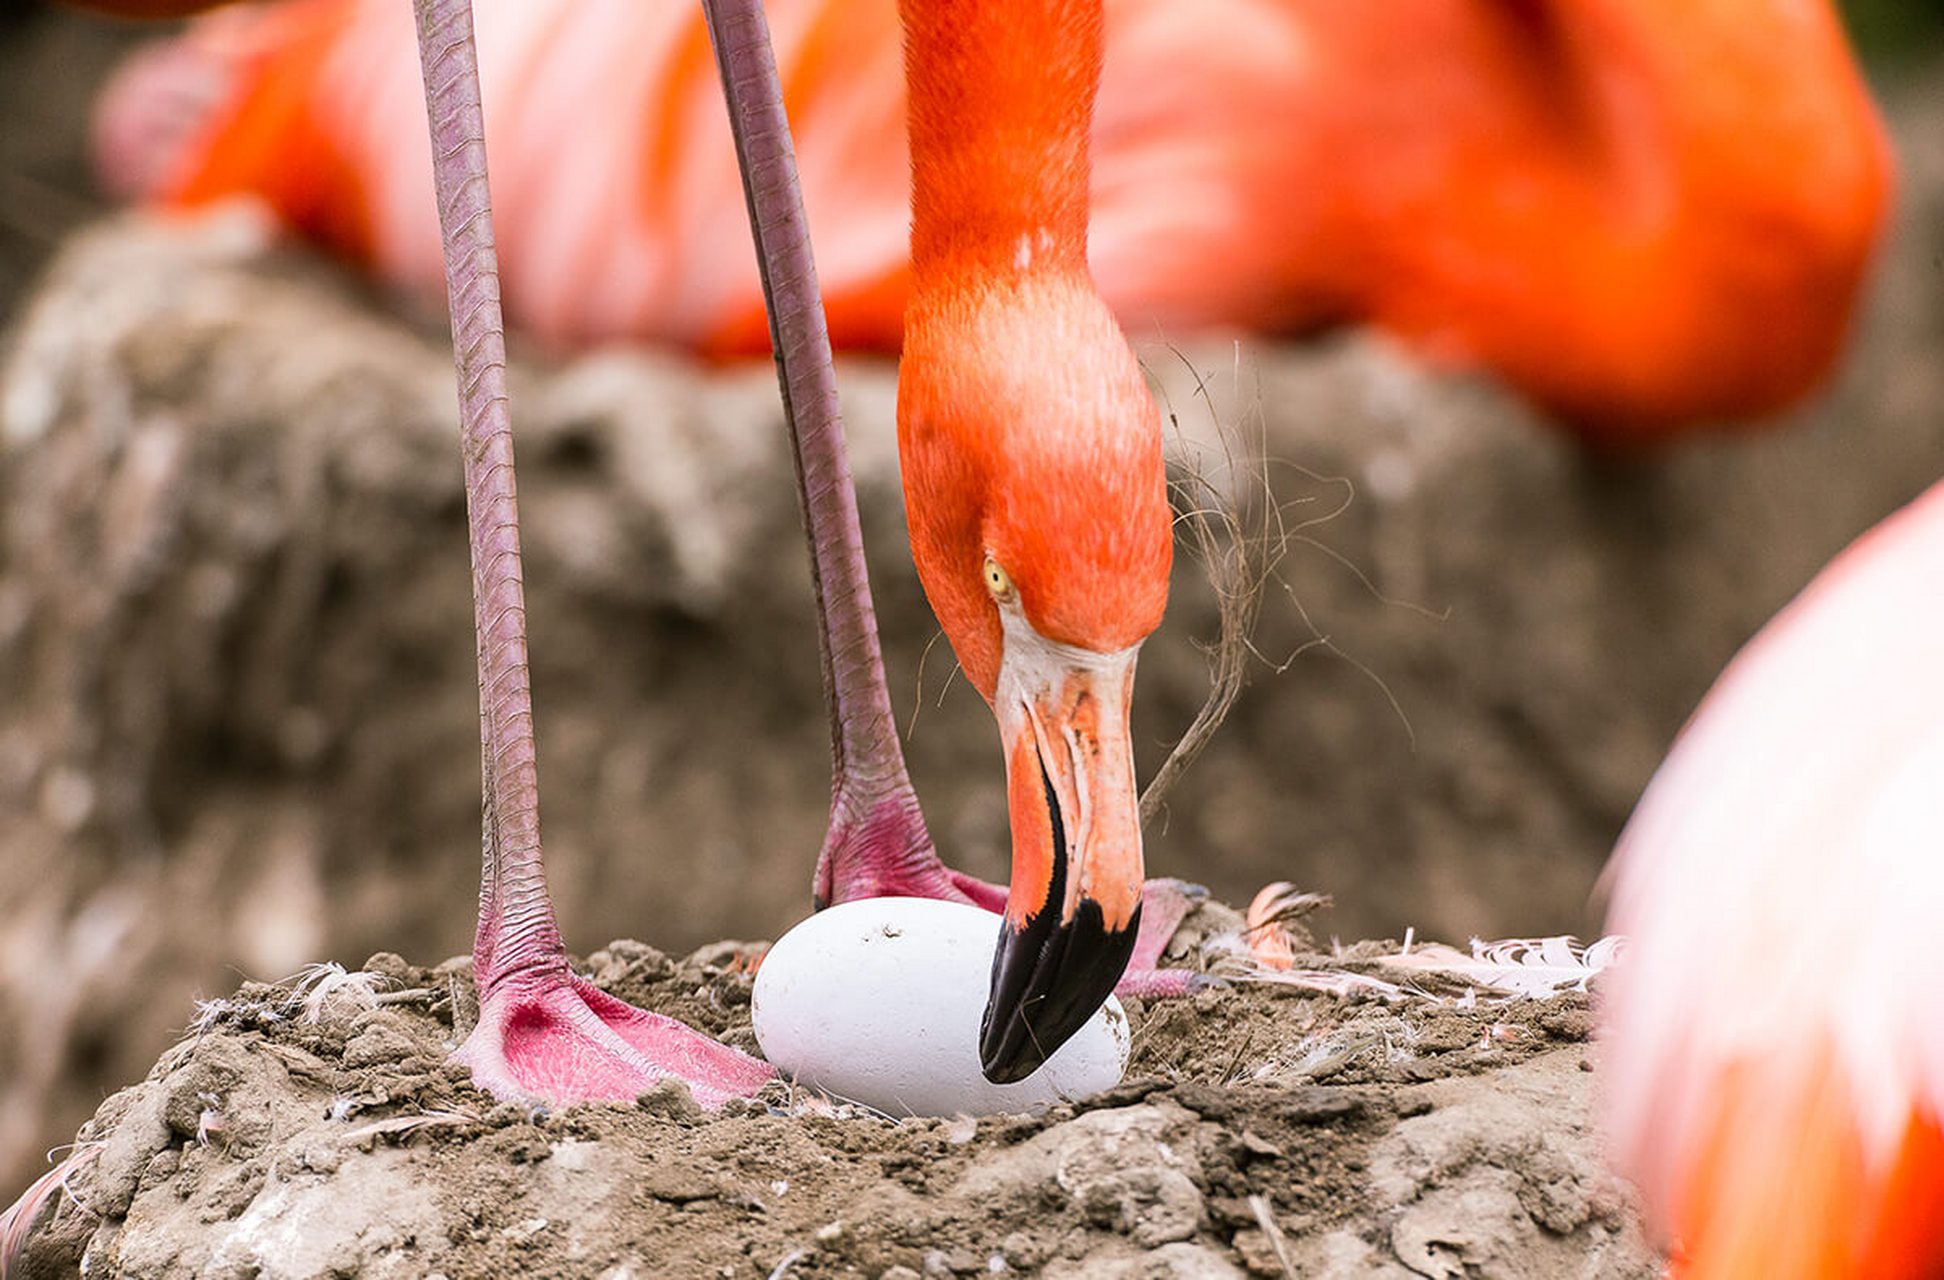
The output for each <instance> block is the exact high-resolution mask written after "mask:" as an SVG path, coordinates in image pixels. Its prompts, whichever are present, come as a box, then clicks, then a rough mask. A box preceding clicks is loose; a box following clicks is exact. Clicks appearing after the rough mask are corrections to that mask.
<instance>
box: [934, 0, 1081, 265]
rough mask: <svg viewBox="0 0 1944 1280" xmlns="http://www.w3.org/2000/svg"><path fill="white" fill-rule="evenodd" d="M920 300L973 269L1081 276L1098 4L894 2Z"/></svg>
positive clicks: (1052, 0)
mask: <svg viewBox="0 0 1944 1280" xmlns="http://www.w3.org/2000/svg"><path fill="white" fill-rule="evenodd" d="M898 10H899V14H900V16H902V18H903V19H904V29H905V79H906V84H907V86H908V94H909V97H908V105H907V111H908V117H907V118H908V121H909V124H910V133H911V170H912V231H911V259H912V270H913V274H914V276H915V282H916V284H917V286H918V287H919V289H921V290H922V289H924V288H925V287H926V286H927V285H928V284H938V283H946V282H951V281H959V280H963V279H964V276H965V274H966V273H967V272H976V271H979V270H981V269H986V270H992V269H998V270H1020V269H1024V268H1025V267H1027V266H1028V265H1038V266H1043V267H1057V268H1064V269H1066V270H1069V271H1074V272H1084V271H1085V270H1086V261H1087V211H1088V205H1087V200H1088V182H1089V168H1088V160H1087V142H1088V134H1089V132H1090V131H1091V129H1092V127H1093V104H1094V96H1095V94H1096V93H1097V92H1098V90H1099V88H1100V58H1101V48H1102V43H1103V40H1104V36H1103V34H1102V24H1101V7H1100V5H1099V3H1091V4H1089V3H1075V2H1074V0H1017V2H1014V3H1005V4H995V3H990V2H989V0H900V3H899V5H898Z"/></svg>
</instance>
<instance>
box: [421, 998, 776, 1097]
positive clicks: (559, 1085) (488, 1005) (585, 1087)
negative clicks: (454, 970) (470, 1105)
mask: <svg viewBox="0 0 1944 1280" xmlns="http://www.w3.org/2000/svg"><path fill="white" fill-rule="evenodd" d="M453 1060H454V1061H456V1062H461V1063H464V1064H465V1065H466V1066H468V1067H470V1068H471V1069H472V1077H473V1083H474V1084H476V1085H478V1086H479V1087H480V1088H482V1089H484V1090H486V1091H487V1092H488V1093H490V1094H492V1095H493V1096H494V1097H496V1098H500V1099H504V1100H512V1099H531V1100H538V1101H543V1102H548V1103H554V1104H567V1103H574V1102H632V1101H634V1100H635V1099H636V1098H638V1097H640V1096H641V1095H642V1094H644V1093H646V1092H648V1091H649V1090H650V1089H653V1088H654V1087H655V1086H656V1085H658V1084H660V1083H661V1082H663V1081H664V1080H668V1079H677V1080H681V1081H683V1082H684V1083H686V1084H687V1085H688V1087H689V1090H690V1092H691V1093H693V1094H694V1096H695V1100H696V1102H697V1103H699V1104H701V1106H703V1107H704V1108H706V1109H707V1110H710V1111H714V1110H716V1109H717V1108H719V1107H720V1106H722V1104H723V1103H725V1102H727V1101H728V1100H729V1099H731V1098H747V1097H750V1096H751V1095H753V1094H754V1093H755V1092H756V1091H757V1090H758V1089H760V1088H762V1087H763V1086H764V1085H765V1084H767V1083H769V1081H770V1080H772V1079H773V1078H775V1075H776V1070H775V1068H773V1067H771V1066H770V1065H769V1064H768V1063H767V1062H763V1061H760V1060H759V1059H756V1058H752V1057H750V1056H749V1055H748V1054H746V1053H743V1052H742V1051H740V1050H738V1049H732V1048H730V1047H729V1046H728V1045H726V1044H723V1043H722V1042H721V1041H718V1040H712V1039H710V1038H709V1037H708V1036H705V1035H703V1034H702V1033H701V1032H699V1031H696V1030H693V1029H692V1028H690V1027H688V1026H685V1025H684V1024H682V1023H680V1022H677V1021H676V1020H675V1019H673V1018H670V1017H666V1016H664V1015H662V1014H659V1013H649V1012H648V1011H646V1010H644V1009H637V1008H635V1007H634V1006H633V1005H631V1004H629V1003H627V1002H626V1001H624V1000H619V999H616V998H615V997H614V996H611V995H609V994H608V993H607V992H605V991H602V990H601V989H600V988H598V987H596V986H595V985H594V984H593V983H591V982H589V981H587V980H586V979H585V978H579V977H575V976H574V975H572V974H571V973H568V972H567V971H566V966H565V964H564V963H563V964H562V965H561V966H560V968H559V969H557V970H552V971H551V972H547V973H545V975H544V976H541V977H538V978H535V979H531V980H528V981H525V982H521V981H512V982H506V983H503V984H501V985H500V986H498V987H497V989H495V990H493V991H492V993H491V994H490V995H487V996H485V997H484V998H483V999H482V1000H481V1001H480V1006H479V1025H478V1026H476V1027H475V1028H474V1029H473V1032H472V1034H471V1035H470V1036H468V1037H466V1042H465V1043H464V1044H463V1045H461V1046H459V1051H458V1052H457V1053H455V1054H454V1055H453Z"/></svg>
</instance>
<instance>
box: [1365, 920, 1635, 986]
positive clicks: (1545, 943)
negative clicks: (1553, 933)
mask: <svg viewBox="0 0 1944 1280" xmlns="http://www.w3.org/2000/svg"><path fill="white" fill-rule="evenodd" d="M1620 949H1621V940H1620V939H1619V938H1617V937H1608V938H1601V939H1600V940H1599V941H1598V942H1595V943H1592V944H1591V945H1588V946H1584V947H1582V946H1581V945H1580V944H1579V942H1578V941H1577V940H1576V939H1573V938H1569V937H1565V936H1563V935H1562V936H1559V937H1552V938H1509V939H1506V940H1505V941H1503V942H1480V941H1479V940H1478V939H1477V938H1473V939H1472V943H1471V954H1470V955H1466V954H1465V953H1464V952H1462V951H1459V950H1458V949H1457V948H1455V947H1448V946H1446V945H1444V944H1443V943H1442V942H1433V943H1428V944H1426V945H1423V946H1420V947H1417V948H1415V949H1413V950H1410V951H1404V952H1400V953H1398V954H1397V955H1392V956H1379V957H1378V962H1379V963H1380V964H1383V965H1385V966H1387V967H1389V968H1393V969H1422V970H1426V971H1428V972H1432V973H1446V974H1451V975H1453V976H1455V977H1460V978H1463V979H1465V980H1466V981H1467V982H1475V983H1477V984H1478V985H1480V986H1482V987H1491V988H1493V989H1494V990H1497V991H1501V992H1504V993H1506V994H1508V995H1515V996H1528V997H1531V998H1533V999H1536V1000H1544V999H1547V998H1549V997H1552V996H1556V995H1559V994H1560V993H1561V992H1565V991H1584V990H1586V986H1587V983H1589V982H1591V981H1592V980H1593V978H1594V976H1595V975H1596V974H1598V973H1600V972H1601V971H1602V970H1604V969H1605V968H1606V967H1607V966H1608V965H1609V964H1611V963H1612V962H1613V958H1614V957H1615V956H1616V955H1617V954H1619V952H1620Z"/></svg>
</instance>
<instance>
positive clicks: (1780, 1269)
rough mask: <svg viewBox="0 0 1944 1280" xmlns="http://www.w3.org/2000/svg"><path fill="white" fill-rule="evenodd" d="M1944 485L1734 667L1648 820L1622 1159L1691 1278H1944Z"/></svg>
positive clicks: (1854, 553)
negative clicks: (1942, 953) (1941, 939)
mask: <svg viewBox="0 0 1944 1280" xmlns="http://www.w3.org/2000/svg"><path fill="white" fill-rule="evenodd" d="M1941 583H1944V483H1941V484H1939V485H1937V486H1935V487H1933V488H1932V489H1931V490H1930V491H1929V492H1927V493H1925V494H1924V495H1923V496H1922V497H1920V498H1919V499H1918V500H1917V501H1915V502H1913V503H1912V504H1911V505H1910V506H1908V507H1906V508H1905V509H1904V510H1902V511H1900V512H1898V513H1897V514H1895V515H1893V516H1892V517H1890V518H1889V519H1888V520H1886V521H1884V522H1883V523H1882V524H1881V525H1879V526H1878V527H1877V528H1875V529H1873V530H1872V531H1870V532H1869V533H1867V534H1866V535H1864V536H1863V537H1862V538H1861V539H1860V540H1858V541H1857V542H1856V543H1855V544H1854V545H1852V546H1851V547H1850V548H1849V549H1848V550H1847V551H1845V552H1843V553H1842V554H1841V555H1840V556H1838V557H1837V559H1836V560H1835V561H1833V562H1832V563H1831V564H1830V565H1829V566H1828V567H1827V568H1826V569H1824V570H1823V572H1822V573H1821V574H1820V575H1819V576H1818V577H1817V578H1816V579H1815V580H1814V581H1813V582H1812V583H1810V585H1809V586H1808V587H1807V588H1806V589H1805V590H1804V591H1803V592H1802V594H1801V595H1800V596H1799V597H1797V598H1796V600H1795V601H1794V602H1793V603H1791V604H1790V605H1789V606H1788V607H1787V608H1786V609H1784V610H1783V611H1782V612H1781V613H1780V614H1779V615H1777V616H1776V618H1775V619H1774V620H1773V621H1772V622H1770V623H1769V624H1768V626H1767V627H1765V628H1764V629H1763V630H1762V631H1761V633H1760V634H1758V635H1757V636H1756V637H1755V639H1754V640H1753V641H1751V642H1750V643H1749V645H1748V646H1747V647H1746V648H1745V649H1744V650H1743V651H1742V652H1741V654H1740V655H1739V656H1737V657H1736V658H1735V660H1734V661H1733V662H1732V663H1731V664H1730V665H1729V667H1728V669H1727V670H1726V672H1725V673H1724V674H1723V675H1722V677H1721V679H1720V680H1719V682H1718V683H1717V684H1716V685H1715V687H1714V689H1713V690H1712V691H1711V692H1710V693H1709V694H1708V696H1707V698H1706V700H1705V701H1704V702H1703V703H1702V704H1701V707H1700V709H1699V710H1698V711H1697V712H1696V713H1695V716H1694V718H1693V720H1692V721H1691V722H1690V723H1689V724H1688V726H1687V728H1686V729H1685V730H1684V731H1683V733H1682V734H1681V737H1680V739H1679V741H1678V742H1677V743H1676V744H1675V746H1674V749H1673V751H1672V752H1671V753H1670V754H1669V756H1668V758H1667V761H1666V763H1664V764H1663V765H1662V766H1661V769H1660V771H1659V773H1658V774H1656V775H1655V777H1654V780H1653V782H1652V783H1651V785H1650V786H1649V787H1648V789H1647V792H1646V795H1645V796H1644V797H1643V799H1642V800H1641V803H1640V806H1639V809H1638V810H1637V811H1636V812H1635V814H1634V816H1633V818H1632V820H1631V821H1630V822H1629V824H1628V826H1627V829H1626V831H1625V832H1624V833H1623V835H1622V837H1621V840H1620V843H1619V846H1618V848H1617V850H1616V852H1615V854H1614V860H1613V864H1612V867H1611V868H1610V871H1609V874H1610V876H1611V879H1612V885H1613V895H1614V896H1613V905H1612V913H1611V918H1610V925H1611V927H1612V928H1613V930H1614V931H1616V932H1619V933H1623V934H1624V935H1626V936H1627V938H1628V939H1629V950H1628V952H1627V954H1626V957H1625V961H1624V963H1623V964H1622V965H1621V966H1620V967H1619V968H1618V970H1617V973H1616V976H1615V979H1614V987H1613V989H1612V990H1611V991H1610V992H1608V993H1607V997H1606V1000H1605V1008H1604V1020H1605V1031H1604V1043H1603V1067H1604V1070H1605V1076H1606V1093H1607V1098H1606V1103H1607V1112H1608V1118H1609V1121H1610V1126H1611V1130H1612V1134H1613V1140H1614V1141H1613V1149H1614V1153H1615V1156H1616V1159H1617V1161H1618V1163H1619V1165H1620V1167H1621V1168H1622V1170H1623V1172H1625V1173H1627V1174H1628V1175H1629V1176H1631V1177H1632V1178H1633V1179H1634V1180H1635V1182H1636V1183H1637V1184H1638V1186H1639V1187H1640V1189H1641V1192H1642V1194H1643V1197H1644V1199H1645V1202H1646V1207H1647V1210H1648V1212H1649V1216H1650V1218H1651V1220H1652V1221H1653V1222H1654V1223H1655V1224H1656V1225H1657V1226H1658V1228H1659V1229H1660V1231H1661V1232H1662V1234H1663V1235H1664V1237H1665V1238H1666V1239H1667V1240H1668V1241H1669V1242H1670V1243H1671V1245H1672V1246H1673V1253H1674V1259H1675V1268H1674V1269H1675V1273H1676V1274H1677V1275H1680V1276H1683V1277H1687V1278H1688V1280H1717V1278H1726V1277H1747V1276H1761V1277H1764V1280H1821V1278H1824V1277H1847V1276H1857V1277H1862V1276H1868V1277H1873V1278H1877V1280H1935V1278H1936V1277H1938V1276H1941V1275H1944V965H1940V964H1939V963H1938V959H1937V956H1936V954H1935V952H1936V946H1935V938H1936V935H1935V933H1934V932H1933V931H1934V930H1935V928H1936V927H1937V921H1938V920H1939V919H1940V918H1944V858H1940V856H1939V854H1940V850H1944V668H1940V665H1939V662H1938V657H1939V655H1940V654H1944V593H1940V591H1939V584H1941Z"/></svg>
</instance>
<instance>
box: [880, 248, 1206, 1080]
mask: <svg viewBox="0 0 1944 1280" xmlns="http://www.w3.org/2000/svg"><path fill="white" fill-rule="evenodd" d="M898 441H899V456H900V459H901V463H902V467H903V473H904V489H905V497H906V504H907V517H908V520H909V522H910V528H911V542H912V556H913V559H914V560H915V561H916V563H917V566H918V574H919V577H920V579H921V580H922V581H923V583H924V587H925V593H926V596H927V597H928V598H929V599H930V601H931V604H932V608H933V611H934V612H935V613H936V614H937V615H938V620H939V622H940V624H941V625H942V626H943V628H944V630H945V634H946V636H947V637H948V638H949V639H950V641H951V644H952V648H953V650H954V651H955V653H956V654H957V656H958V660H959V664H960V666H962V667H963V668H964V670H965V673H966V675H967V676H968V677H969V678H970V680H971V682H972V683H973V685H974V686H976V687H977V688H978V690H979V692H980V693H981V694H983V695H984V696H985V698H986V700H987V701H988V702H989V703H991V705H992V710H993V714H994V716H995V717H996V719H997V721H998V725H999V734H1000V738H1001V740H1002V742H1003V744H1004V748H1005V752H1006V760H1007V782H1008V788H1007V791H1008V799H1009V804H1010V809H1011V819H1012V845H1013V858H1012V885H1011V893H1010V896H1009V897H1008V899H1007V908H1006V916H1005V921H1004V924H1003V925H1002V928H1001V934H1000V939H999V945H998V950H997V953H996V954H995V956H994V957H993V969H992V990H991V996H990V999H989V1001H988V1004H987V1006H986V1013H985V1021H984V1024H983V1028H982V1032H981V1037H980V1057H981V1061H982V1065H983V1067H984V1070H985V1073H986V1075H987V1076H988V1077H989V1078H991V1079H993V1080H995V1081H1009V1080H1017V1079H1022V1078H1024V1077H1025V1076H1026V1075H1028V1074H1030V1073H1031V1072H1032V1071H1033V1070H1034V1069H1035V1068H1037V1067H1038V1066H1039V1065H1040V1063H1042V1062H1043V1061H1044V1060H1045V1059H1046V1057H1047V1055H1048V1054H1050V1053H1052V1052H1053V1051H1054V1050H1055V1049H1057V1048H1058V1047H1059V1046H1060V1044H1061V1043H1063V1042H1064V1041H1065V1040H1066V1038H1067V1037H1068V1036H1069V1035H1071V1034H1072V1033H1073V1032H1074V1031H1075V1030H1077V1029H1078V1028H1079V1027H1080V1026H1081V1025H1082V1024H1083V1023H1084V1022H1085V1021H1086V1020H1087V1019H1088V1018H1089V1017H1091V1016H1092V1015H1093V1013H1094V1011H1095V1010H1096V1009H1098V1008H1099V1007H1100V1004H1101V1002H1102V1001H1103V1000H1105V999H1106V998H1107V995H1108V994H1109V993H1110V992H1111V991H1112V990H1113V988H1114V985H1115V983H1116V982H1118V981H1119V979H1120V976H1121V973H1122V971H1123V970H1124V969H1125V968H1126V965H1127V961H1128V957H1129V955H1130V953H1131V952H1132V949H1133V945H1134V939H1135V934H1136V930H1137V927H1138V925H1139V921H1140V907H1141V888H1142V883H1143V871H1142V861H1141V830H1140V820H1139V806H1138V800H1137V794H1136V790H1135V786H1134V754H1133V740H1132V738H1131V736H1130V734H1129V730H1128V710H1129V703H1130V700H1131V698H1132V696H1133V689H1134V661H1135V655H1136V654H1137V653H1138V651H1139V649H1140V647H1141V642H1142V641H1143V640H1144V639H1146V637H1147V636H1148V635H1149V633H1151V632H1152V631H1153V630H1154V629H1155V627H1157V626H1158V625H1160V622H1161V614H1162V611H1163V609H1164V608H1165V607H1166V604H1167V595H1168V570H1169V566H1170V563H1171V561H1172V556H1173V551H1172V532H1171V529H1172V517H1171V514H1170V511H1169V506H1168V498H1167V478H1166V473H1165V470H1164V467H1163V463H1162V456H1161V426H1160V414H1159V411H1158V410H1157V408H1156V406H1155V403H1154V400H1153V397H1152V396H1151V395H1150V394H1149V392H1148V389H1147V385H1146V383H1145V381H1144V380H1143V378H1142V376H1141V372H1140V369H1139V367H1138V366H1137V365H1136V363H1135V361H1134V357H1133V354H1132V352H1131V351H1130V350H1129V349H1128V346H1127V341H1126V339H1125V337H1124V336H1123V335H1122V333H1121V331H1120V328H1119V326H1118V325H1117V324H1116V323H1115V321H1114V319H1113V317H1112V315H1111V314H1110V313H1109V312H1108V311H1107V309H1106V307H1105V306H1104V305H1103V304H1102V303H1101V301H1100V300H1099V298H1098V297H1097V296H1096V295H1095V294H1094V292H1093V290H1092V289H1091V288H1090V287H1088V286H1087V284H1086V282H1085V281H1084V279H1072V278H1066V277H1053V278H1042V279H1038V280H1035V279H1032V278H1030V277H1028V278H1025V279H1022V280H1018V281H1013V282H1008V283H1006V284H1004V285H996V286H992V287H989V288H985V289H980V290H968V291H960V292H955V293H953V294H951V295H948V296H946V297H944V298H942V299H938V300H935V301H928V300H926V299H923V298H921V299H920V300H919V301H918V302H917V303H916V304H915V305H914V306H913V308H912V312H911V315H910V317H909V320H908V323H907V327H906V334H905V354H904V360H903V364H902V368H901V372H900V389H899V403H898Z"/></svg>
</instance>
